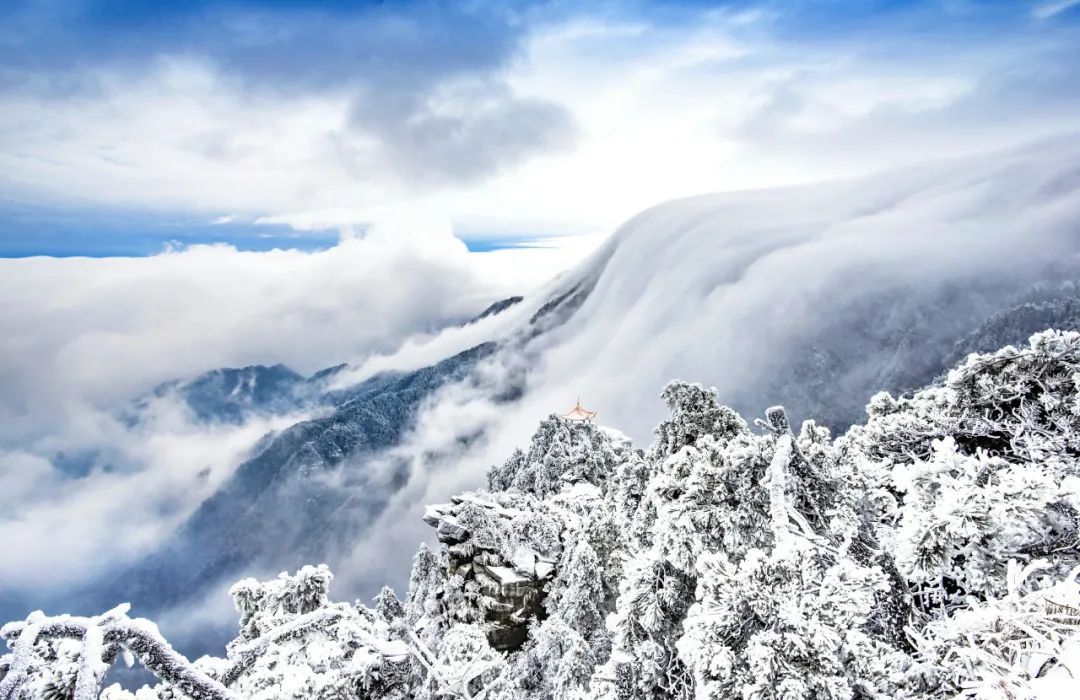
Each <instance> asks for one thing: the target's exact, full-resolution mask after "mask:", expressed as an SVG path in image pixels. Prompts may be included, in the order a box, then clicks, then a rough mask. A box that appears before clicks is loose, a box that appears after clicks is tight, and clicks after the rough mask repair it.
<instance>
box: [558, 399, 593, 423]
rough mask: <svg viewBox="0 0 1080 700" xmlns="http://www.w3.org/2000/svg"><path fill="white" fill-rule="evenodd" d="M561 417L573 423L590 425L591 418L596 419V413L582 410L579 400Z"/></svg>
mask: <svg viewBox="0 0 1080 700" xmlns="http://www.w3.org/2000/svg"><path fill="white" fill-rule="evenodd" d="M562 417H563V418H565V419H566V420H568V421H573V422H575V423H592V420H593V418H595V417H596V411H590V410H588V409H584V408H582V407H581V399H578V400H577V403H576V404H574V407H573V408H571V409H570V410H569V411H567V412H566V413H564V414H562Z"/></svg>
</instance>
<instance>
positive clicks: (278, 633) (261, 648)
mask: <svg viewBox="0 0 1080 700" xmlns="http://www.w3.org/2000/svg"><path fill="white" fill-rule="evenodd" d="M344 615H345V613H344V612H342V611H341V610H337V609H333V608H330V609H323V610H316V611H315V612H312V613H308V614H307V615H304V616H302V617H299V618H297V619H295V620H293V621H292V622H288V623H286V624H284V625H282V626H281V627H278V628H277V629H275V630H273V631H271V632H269V633H267V634H264V635H262V636H261V637H259V638H258V639H256V640H255V641H253V642H251V643H250V644H248V645H247V646H244V647H242V648H240V649H238V650H236V652H235V657H236V658H234V659H233V661H232V664H231V665H230V666H229V668H228V669H227V670H226V671H225V672H224V673H223V674H222V675H221V683H222V685H224V686H226V687H228V686H230V685H232V684H233V683H234V682H236V679H237V678H239V677H240V676H241V675H242V674H243V673H244V672H245V671H247V670H248V669H249V668H251V665H252V664H254V663H255V661H256V660H257V659H258V658H259V657H260V656H261V655H263V654H265V653H266V650H267V649H269V648H270V646H271V645H274V644H280V643H281V642H284V641H286V640H289V639H295V638H296V637H299V636H301V635H303V634H304V633H305V632H307V631H309V630H311V629H312V628H315V627H320V626H328V625H332V624H334V623H335V622H337V621H338V620H340V619H341V618H342V617H344ZM365 641H368V640H365Z"/></svg>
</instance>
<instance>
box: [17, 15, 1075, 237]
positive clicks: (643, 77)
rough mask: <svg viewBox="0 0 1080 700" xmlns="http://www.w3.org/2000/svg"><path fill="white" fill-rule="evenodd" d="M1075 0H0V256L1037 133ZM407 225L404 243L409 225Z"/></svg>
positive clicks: (1006, 141) (1064, 74)
mask: <svg viewBox="0 0 1080 700" xmlns="http://www.w3.org/2000/svg"><path fill="white" fill-rule="evenodd" d="M1078 5H1080V3H1076V2H1068V1H1067V0H1033V1H1030V2H1025V1H1023V0H1018V1H1012V2H969V1H967V0H937V1H934V2H914V1H913V2H898V1H894V2H884V1H882V2H874V1H866V0H858V1H856V2H810V1H800V2H760V1H759V2H717V3H707V2H695V1H690V0H687V1H684V2H675V3H644V2H630V1H628V2H619V1H601V2H588V3H578V2H562V1H553V2H524V1H523V2H510V1H507V2H476V1H467V2H457V3H454V2H411V1H404V2H304V1H302V0H267V1H265V2H255V1H254V0H192V1H189V2H145V3H143V2H122V1H121V0H9V1H8V2H5V3H3V5H2V7H0V255H2V256H7V257H13V256H30V255H62V256H69V255H86V256H99V257H100V256H114V255H152V254H155V253H159V252H161V251H162V250H165V249H176V248H178V247H183V246H188V245H198V244H209V243H225V244H229V245H232V246H234V247H236V248H238V249H240V250H253V251H258V250H270V249H274V248H293V249H300V250H307V251H310V250H318V249H323V248H327V247H331V246H333V245H335V243H336V242H337V241H338V240H340V239H342V238H343V237H350V236H355V235H362V234H363V232H364V231H365V230H366V229H367V228H368V227H369V226H371V225H373V224H375V223H378V222H380V221H384V220H386V219H392V220H399V219H400V217H401V215H402V212H407V213H409V214H410V215H415V214H416V213H418V212H419V213H420V214H422V215H423V216H424V217H425V219H426V220H438V221H440V222H445V224H446V225H449V226H450V227H451V229H452V231H453V232H454V234H455V235H456V236H457V237H459V238H461V239H463V240H464V241H466V243H467V245H468V246H469V247H470V249H472V250H474V251H486V250H491V249H492V248H500V247H506V246H512V245H515V243H517V242H520V241H523V240H530V241H532V240H536V239H539V238H553V239H555V240H562V237H567V236H576V235H602V234H606V233H609V232H610V231H611V230H613V229H614V228H615V226H617V225H618V224H619V223H621V222H622V221H624V220H625V219H627V218H629V217H630V216H631V215H633V214H634V213H635V212H637V211H639V210H640V209H643V208H645V207H646V206H649V205H651V204H654V203H657V202H660V201H663V200H666V199H671V198H676V197H684V196H689V195H695V194H701V193H707V192H716V191H728V190H742V189H752V188H758V187H769V186H775V185H784V184H793V183H803V182H811V181H817V180H823V179H829V178H834V177H850V176H854V175H859V174H863V173H868V172H874V171H878V170H883V169H887V168H890V167H894V166H902V165H905V164H910V163H917V162H921V161H923V160H926V159H929V158H942V157H951V156H963V155H968V154H972V153H977V152H980V151H983V150H987V149H989V148H999V147H1007V146H1009V145H1015V144H1018V143H1022V142H1025V141H1030V140H1033V139H1036V138H1040V137H1044V136H1049V135H1053V134H1055V133H1060V132H1062V131H1064V130H1066V129H1068V128H1070V126H1071V125H1074V124H1076V123H1078V117H1080V75H1078V71H1080V60H1078V59H1080V55H1078V54H1080V6H1078ZM406 235H407V234H406Z"/></svg>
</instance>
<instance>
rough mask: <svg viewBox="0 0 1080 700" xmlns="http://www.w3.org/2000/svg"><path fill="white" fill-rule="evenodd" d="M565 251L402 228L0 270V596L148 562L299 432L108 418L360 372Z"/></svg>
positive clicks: (435, 228)
mask: <svg viewBox="0 0 1080 700" xmlns="http://www.w3.org/2000/svg"><path fill="white" fill-rule="evenodd" d="M567 254H568V253H566V252H564V251H561V250H559V249H557V248H553V249H550V250H539V251H525V250H505V251H496V252H493V253H483V254H480V253H469V252H468V251H467V250H466V248H465V245H464V244H463V243H462V242H461V241H460V240H458V239H456V238H455V237H454V236H453V234H452V232H451V231H450V229H449V228H448V227H447V226H445V224H440V223H439V222H437V221H426V220H423V219H417V218H415V217H413V218H401V217H399V218H395V219H386V220H383V221H380V222H377V223H376V224H374V225H373V226H372V227H371V228H370V230H369V231H368V233H367V235H366V236H365V237H363V238H353V239H348V240H344V241H342V242H341V243H340V244H339V245H337V246H336V247H334V248H331V249H329V250H325V251H319V252H313V253H304V252H299V251H271V252H264V253H249V252H238V251H236V250H235V249H233V248H230V247H227V246H197V247H192V248H188V249H183V250H178V251H173V252H166V253H162V254H160V255H155V256H151V257H146V258H106V259H91V258H62V259H56V258H27V259H14V260H12V259H7V260H0V297H2V298H3V299H4V300H5V311H4V313H3V314H0V386H2V387H3V391H0V540H3V541H4V542H5V543H6V544H5V551H4V561H5V565H4V566H3V567H0V591H4V590H7V591H13V590H18V589H26V588H28V587H30V588H39V589H48V588H50V587H52V586H69V585H72V584H73V583H75V582H77V581H78V580H81V579H86V578H89V577H93V576H94V575H96V574H98V573H100V571H102V570H103V569H104V568H107V567H109V566H111V565H115V564H116V563H117V562H119V561H123V560H129V559H131V558H133V557H136V556H137V555H138V554H140V553H142V552H145V551H147V550H148V549H149V548H151V547H152V546H153V545H154V544H156V543H158V542H160V540H161V538H162V537H163V536H165V535H167V534H168V533H169V532H170V531H171V530H172V529H173V528H174V527H175V526H176V525H177V524H178V523H180V522H182V520H183V519H184V517H186V515H187V514H188V513H189V512H190V511H191V510H192V509H193V508H194V507H196V506H197V505H198V503H199V502H200V501H201V500H202V499H203V498H205V497H206V496H207V495H209V494H210V493H213V491H214V489H215V488H216V487H217V486H219V485H220V484H221V483H223V481H224V480H225V479H226V478H227V477H228V475H229V474H230V473H231V472H232V469H233V468H235V466H237V465H238V464H239V463H240V462H242V461H243V459H244V458H245V457H246V455H247V452H248V450H249V449H250V448H251V447H252V445H253V444H255V442H256V440H257V439H258V438H259V437H261V436H262V435H263V434H265V433H266V432H267V431H269V430H271V429H279V428H282V427H285V426H287V425H290V424H292V423H294V422H296V421H298V420H301V419H303V418H304V416H303V415H293V416H288V417H283V418H278V419H274V420H269V419H259V420H255V421H253V422H249V423H247V424H245V425H242V426H228V425H210V426H206V425H193V424H192V422H191V421H190V416H189V415H188V414H187V413H186V412H185V411H184V410H181V408H180V407H178V406H176V405H174V404H173V403H171V402H170V401H158V402H155V403H154V404H153V409H152V412H151V414H149V417H150V418H152V419H151V420H144V421H143V422H142V423H140V424H138V425H135V426H130V425H127V424H125V423H124V422H123V421H121V420H119V419H118V417H117V412H118V410H119V409H122V408H124V407H127V406H128V405H129V402H130V401H131V400H132V399H133V398H134V397H135V396H136V395H139V394H142V393H144V392H146V391H148V390H149V389H150V388H151V387H152V386H153V385H155V384H157V383H159V382H162V381H166V380H171V379H176V378H185V377H190V376H193V375H195V374H198V373H201V372H204V371H207V370H210V369H214V368H217V367H222V366H243V365H248V364H256V363H262V364H273V363H277V362H284V363H286V364H288V365H290V366H292V367H293V368H294V369H297V370H299V371H301V372H311V371H314V370H317V369H321V368H323V367H326V366H329V365H334V364H338V363H340V362H344V361H348V360H355V361H356V362H358V363H361V362H363V361H364V359H365V358H366V357H368V356H370V355H377V354H379V353H391V352H392V351H393V350H395V349H396V348H398V347H399V345H401V344H402V343H403V342H404V341H406V339H410V338H413V337H419V338H423V337H426V336H427V335H428V334H430V333H431V332H432V331H433V330H434V329H437V328H441V327H444V326H445V325H446V324H448V323H451V324H454V323H457V322H460V321H463V320H465V319H468V318H470V317H471V316H472V315H474V314H476V313H477V312H479V311H480V310H481V309H482V308H484V306H485V305H486V304H488V303H490V302H492V301H494V300H496V299H499V298H502V297H504V296H506V295H508V294H510V293H529V292H530V291H531V285H533V284H537V283H538V282H539V280H541V279H547V278H548V277H550V276H551V275H552V274H554V272H556V271H557V270H558V269H559V268H560V266H562V265H565V264H566V262H567V258H566V255H567ZM495 318H498V317H495ZM492 320H494V319H492ZM458 332H459V333H460V334H461V335H459V339H460V338H462V337H464V336H465V335H468V334H470V333H471V334H473V335H474V336H475V337H474V338H473V339H472V340H473V342H482V341H483V340H487V339H489V338H490V337H491V334H492V333H493V332H494V329H493V328H492V327H491V326H490V322H489V325H488V326H487V327H480V328H479V331H478V330H477V326H471V327H469V328H468V329H459V330H458ZM478 332H479V334H477V333H478ZM417 342H418V341H410V345H409V347H413V346H414V345H416V344H417ZM435 349H436V350H437V348H435ZM405 354H407V353H405ZM436 359H441V358H436ZM72 471H74V472H80V473H81V472H83V471H89V473H88V475H86V476H81V477H80V478H72V477H71V476H70V475H68V474H70V472H72Z"/></svg>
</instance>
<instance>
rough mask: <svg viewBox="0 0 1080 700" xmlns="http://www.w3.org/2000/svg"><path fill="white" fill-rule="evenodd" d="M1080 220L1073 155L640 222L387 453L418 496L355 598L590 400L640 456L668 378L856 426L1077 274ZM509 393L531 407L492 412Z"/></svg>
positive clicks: (379, 535)
mask: <svg viewBox="0 0 1080 700" xmlns="http://www.w3.org/2000/svg"><path fill="white" fill-rule="evenodd" d="M1078 221H1080V146H1077V145H1076V142H1075V140H1072V141H1068V140H1057V141H1052V142H1046V143H1040V144H1036V145H1033V146H1031V147H1028V148H1024V149H1019V150H1014V151H1009V152H1005V153H995V154H991V155H987V156H984V157H979V158H969V159H964V160H957V161H949V162H942V163H935V164H930V165H927V166H924V167H919V168H911V169H907V170H903V171H899V172H889V173H884V174H881V175H876V176H872V177H867V178H860V179H855V180H847V181H840V182H830V183H826V184H821V185H812V186H804V187H792V188H783V189H774V190H763V191H752V192H741V193H730V194H719V195H706V196H701V197H694V198H689V199H684V200H679V201H674V202H669V203H665V204H661V205H659V206H656V207H653V208H651V209H649V210H647V211H645V212H642V213H641V214H639V215H638V216H636V217H634V218H633V219H632V220H630V221H629V222H627V223H626V224H624V225H623V226H622V227H621V228H620V229H619V230H618V231H617V232H616V233H615V235H614V236H613V237H612V238H611V239H610V240H609V241H607V242H606V243H605V244H604V245H603V246H601V248H600V249H599V250H597V251H596V252H595V253H594V254H593V255H592V256H591V257H590V259H588V260H586V261H585V262H583V263H581V264H580V265H579V266H578V267H577V268H576V269H574V270H572V271H570V272H567V273H565V274H564V275H562V276H561V277H560V278H558V279H557V280H556V281H555V282H553V283H552V284H551V285H550V286H549V287H548V289H547V290H545V292H543V293H541V294H537V295H534V296H533V297H531V298H530V299H527V300H526V303H524V304H521V305H520V306H521V307H522V308H520V309H518V310H516V311H515V318H516V324H517V330H516V332H515V333H511V335H510V337H509V339H508V340H506V342H505V343H504V345H503V348H502V350H501V351H500V352H499V353H496V355H495V356H493V357H492V358H490V359H489V360H487V361H486V362H484V363H482V365H481V368H480V369H479V372H480V374H479V376H480V377H481V380H480V381H477V382H475V383H474V384H472V385H459V386H453V387H447V388H446V389H445V390H444V391H442V392H440V394H438V395H437V396H436V397H435V399H434V400H432V401H430V402H429V404H428V407H427V409H426V410H424V411H423V412H421V414H420V416H419V418H418V421H417V426H416V429H415V430H414V431H413V433H412V435H411V437H410V439H409V440H408V441H407V442H406V443H405V444H404V445H402V446H401V447H400V448H398V449H397V450H396V451H395V453H396V455H397V456H398V457H401V456H407V457H408V458H410V459H412V461H413V464H414V469H413V472H412V477H411V479H410V481H409V484H408V485H407V487H406V488H405V489H403V490H402V492H401V493H399V494H398V496H397V499H396V503H394V504H393V506H392V507H391V508H389V509H388V510H387V512H386V513H385V514H384V516H383V517H382V519H381V524H380V525H379V526H378V527H376V528H374V529H373V530H371V531H370V533H369V536H368V537H367V538H366V539H365V540H364V541H363V542H362V543H361V544H360V545H359V546H358V547H357V548H356V549H355V550H354V552H353V553H352V556H351V560H352V561H353V562H354V563H355V564H356V566H354V567H351V568H353V569H354V571H356V572H359V573H358V574H357V581H358V585H359V586H360V587H361V588H362V589H370V587H371V586H373V585H374V584H375V580H374V579H375V576H374V574H375V573H382V572H381V571H380V572H374V571H372V566H371V562H375V561H380V562H387V564H388V566H390V567H391V569H392V570H393V573H394V575H395V576H394V580H395V582H396V583H398V584H400V583H401V581H402V578H401V577H402V576H403V575H404V573H405V572H407V566H408V562H407V560H406V558H405V557H404V556H403V555H402V554H401V553H400V552H401V550H402V549H403V545H404V543H405V542H406V541H407V540H409V539H415V538H418V537H423V536H425V534H426V532H425V527H424V526H423V525H422V524H421V523H420V522H419V515H420V513H421V512H422V510H421V505H422V504H423V503H426V502H438V501H440V500H445V499H446V498H448V497H449V496H450V495H451V494H452V493H453V492H454V491H455V490H459V489H462V488H470V487H476V486H478V485H480V484H482V483H483V481H484V473H485V470H486V468H487V467H488V466H489V465H490V464H493V463H496V462H501V461H503V460H504V459H506V458H507V457H508V456H509V454H510V453H511V452H512V450H513V449H514V448H515V447H518V446H521V445H524V444H525V443H526V442H527V441H528V437H529V435H530V434H531V433H532V431H533V429H534V428H535V425H536V423H537V421H538V420H539V419H541V418H543V417H545V416H547V415H548V414H550V413H552V412H556V411H562V410H565V409H567V408H569V407H570V406H571V405H572V404H573V402H574V400H575V398H576V397H579V396H580V397H581V400H582V403H583V404H585V405H586V406H587V407H588V408H591V409H595V410H598V411H599V420H600V422H602V423H604V424H606V425H611V426H614V427H617V428H619V429H621V430H623V431H625V432H626V433H627V434H629V435H630V436H631V437H633V438H634V439H635V441H636V442H637V443H638V444H639V445H641V446H643V445H644V444H647V442H648V441H649V440H650V434H649V430H650V428H651V426H653V425H655V424H656V423H657V422H658V420H659V419H660V417H661V414H662V412H663V406H662V403H661V402H660V401H659V399H656V398H655V397H657V396H658V394H659V392H660V390H661V388H662V387H663V385H664V384H665V383H666V382H667V381H669V380H670V379H672V378H682V379H686V380H690V381H699V382H702V383H705V384H709V385H713V386H715V387H716V388H717V390H718V392H719V396H720V399H721V401H722V402H725V403H728V404H730V405H732V406H733V407H734V408H736V409H737V410H739V411H740V412H742V413H743V415H750V416H753V415H760V414H761V412H762V411H763V410H764V408H766V407H767V406H770V405H773V404H777V403H783V404H785V405H787V406H788V408H789V411H790V412H791V414H792V416H793V418H794V419H800V420H801V419H805V418H816V419H818V420H819V421H823V422H825V423H827V424H830V425H833V426H835V427H840V428H843V427H845V426H846V425H848V424H850V423H851V422H854V421H858V420H860V419H861V416H862V407H863V406H864V405H865V404H866V402H867V400H868V399H869V398H870V396H871V395H872V394H873V393H874V392H876V391H878V390H880V389H888V390H892V391H903V390H907V389H912V388H915V387H918V386H921V385H923V384H925V383H927V382H929V381H931V380H932V379H933V378H934V377H935V376H936V375H937V373H939V372H940V371H941V370H942V369H943V365H942V363H943V362H944V360H945V357H946V356H947V355H948V354H949V353H950V352H953V351H954V350H955V349H956V348H955V345H956V343H957V342H958V341H960V340H961V339H962V338H963V337H964V336H965V335H966V334H967V333H968V332H970V331H971V330H973V329H974V328H975V327H977V326H978V325H979V324H980V323H982V322H983V321H984V320H985V319H987V318H988V317H989V316H991V315H992V314H994V313H995V312H997V311H999V310H1000V309H1002V308H1006V307H1008V306H1009V305H1010V304H1012V303H1015V299H1016V298H1017V297H1018V295H1020V294H1022V293H1023V292H1024V291H1025V290H1027V289H1029V288H1030V287H1031V286H1032V285H1034V284H1037V283H1051V284H1052V283H1053V282H1055V281H1064V280H1074V279H1076V278H1077V277H1078V276H1080V266H1078V264H1077V263H1078V259H1077V254H1078V253H1080V227H1078V224H1077V222H1078ZM574 290H578V292H580V295H581V296H582V297H584V298H583V300H580V299H579V301H580V307H579V308H577V309H576V311H574V310H571V311H572V313H571V315H570V316H569V318H567V319H566V320H565V322H564V323H562V324H560V325H556V326H555V327H553V328H551V329H550V330H547V331H546V332H542V333H536V324H531V323H530V321H529V319H530V318H531V317H532V315H533V314H535V313H537V312H538V311H539V310H541V309H542V308H543V306H544V305H545V304H547V303H548V302H549V301H551V300H552V299H558V298H561V297H562V296H564V295H566V294H568V293H571V292H574ZM514 386H517V387H521V388H523V389H524V394H523V396H522V398H521V399H520V400H519V401H517V402H515V403H512V404H507V403H505V402H501V401H495V402H493V401H491V397H492V396H495V395H500V394H501V393H503V392H505V391H506V390H507V388H508V387H514ZM481 434H482V435H483V436H484V437H483V439H480V440H473V441H472V442H470V443H469V444H470V447H469V448H468V449H467V450H463V449H462V448H461V442H460V437H461V436H473V437H474V436H476V435H481ZM409 523H412V524H411V525H410V524H409ZM388 543H390V544H389V545H388ZM405 549H406V551H407V548H405ZM343 573H344V572H343Z"/></svg>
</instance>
